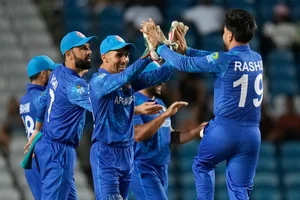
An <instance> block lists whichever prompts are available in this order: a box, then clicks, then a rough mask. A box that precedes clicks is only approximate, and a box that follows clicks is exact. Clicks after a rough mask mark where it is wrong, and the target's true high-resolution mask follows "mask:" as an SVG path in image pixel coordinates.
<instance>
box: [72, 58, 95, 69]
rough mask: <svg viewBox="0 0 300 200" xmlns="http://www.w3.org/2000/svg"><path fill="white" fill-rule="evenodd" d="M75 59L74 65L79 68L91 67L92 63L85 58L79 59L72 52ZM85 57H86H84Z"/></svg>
mask: <svg viewBox="0 0 300 200" xmlns="http://www.w3.org/2000/svg"><path fill="white" fill-rule="evenodd" d="M73 56H74V59H75V66H76V67H77V68H79V69H90V68H91V67H92V63H91V62H90V61H87V60H83V59H80V58H78V57H76V56H75V54H73ZM86 59H87V57H86Z"/></svg>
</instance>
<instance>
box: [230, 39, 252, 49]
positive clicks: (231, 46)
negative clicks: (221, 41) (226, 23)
mask: <svg viewBox="0 0 300 200" xmlns="http://www.w3.org/2000/svg"><path fill="white" fill-rule="evenodd" d="M247 44H248V43H242V42H237V41H235V40H234V41H232V42H231V43H230V45H229V48H228V50H230V49H232V48H234V47H238V46H244V45H247Z"/></svg>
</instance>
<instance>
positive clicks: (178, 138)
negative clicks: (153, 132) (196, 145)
mask: <svg viewBox="0 0 300 200" xmlns="http://www.w3.org/2000/svg"><path fill="white" fill-rule="evenodd" d="M199 133H200V129H199V128H198V127H197V128H195V129H192V130H188V131H176V130H174V131H172V132H171V144H183V143H186V142H189V141H191V140H193V139H195V138H197V137H199V138H200V136H199Z"/></svg>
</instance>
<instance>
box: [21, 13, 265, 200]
mask: <svg viewBox="0 0 300 200" xmlns="http://www.w3.org/2000/svg"><path fill="white" fill-rule="evenodd" d="M188 29H189V28H188V27H187V26H186V25H184V24H183V23H181V22H177V21H174V22H173V23H172V24H171V28H170V31H169V34H168V38H166V37H165V36H164V34H163V32H162V31H161V29H160V27H159V26H157V25H156V24H155V22H153V21H152V20H151V19H149V21H143V22H141V30H140V31H141V32H142V33H141V34H143V37H144V39H145V41H146V42H145V44H146V50H145V52H144V53H141V54H142V56H141V57H140V58H139V59H137V60H136V61H135V62H133V64H131V65H129V66H127V65H128V63H129V54H130V53H131V52H132V51H134V48H135V46H134V44H132V43H126V42H125V41H124V40H123V39H122V38H121V37H120V36H118V35H109V36H107V37H106V38H105V39H104V40H103V41H102V42H101V45H100V57H101V60H102V64H101V65H100V67H99V70H98V72H96V73H94V75H93V76H92V78H91V79H90V80H89V82H86V81H85V79H83V78H82V76H83V74H84V73H86V72H87V71H88V70H89V69H90V68H91V66H92V63H91V55H92V51H91V49H90V43H91V42H93V41H94V40H97V38H96V37H95V36H91V37H86V36H85V35H83V34H82V33H80V32H79V31H73V32H70V33H68V34H67V35H65V36H64V37H63V39H62V40H61V43H60V50H61V53H62V55H63V56H64V62H63V63H62V64H55V63H54V62H53V61H52V60H51V59H50V58H49V57H47V56H45V55H43V56H35V57H33V58H32V59H31V60H30V62H29V63H28V77H29V79H30V83H29V84H28V86H27V91H26V94H25V95H24V96H23V97H22V99H21V101H20V114H21V115H22V118H23V119H24V124H25V127H26V132H27V135H28V143H27V144H26V145H25V147H24V148H25V153H26V156H25V158H24V161H23V163H22V166H23V167H24V168H25V175H26V179H27V182H28V184H29V186H30V189H31V192H32V194H33V196H34V198H35V199H36V200H40V199H42V200H72V199H74V200H75V199H78V197H77V194H76V187H75V180H74V168H75V163H76V157H77V156H76V151H75V149H76V148H77V147H78V145H79V141H80V139H81V137H82V133H83V127H84V124H85V115H86V111H89V112H92V114H93V119H94V131H93V135H92V138H91V141H92V146H91V149H90V164H91V168H92V174H93V183H94V191H95V198H96V199H97V200H123V199H124V200H126V199H128V195H129V191H132V192H133V194H134V196H135V197H136V199H137V200H145V199H147V200H167V199H168V195H167V191H168V164H169V162H170V149H169V146H170V144H171V143H172V144H182V143H186V142H189V141H191V140H193V139H196V138H200V137H202V139H201V141H200V144H199V149H198V154H197V155H196V156H195V159H194V163H193V166H191V168H192V169H193V172H194V177H195V187H196V190H197V199H199V200H213V199H214V182H215V181H214V170H215V168H216V166H217V165H218V163H220V162H222V161H224V160H226V163H227V166H226V183H227V188H228V193H229V197H230V200H247V199H249V197H250V194H251V191H252V187H253V180H254V176H255V169H256V165H257V161H258V153H259V148H260V130H259V122H260V115H261V114H260V113H261V103H262V99H263V64H262V59H261V56H260V55H259V54H258V53H257V52H255V51H253V50H251V48H250V46H249V42H250V41H251V39H252V38H253V36H254V34H255V32H256V29H257V27H256V22H255V20H254V18H253V16H251V15H250V14H249V13H248V12H246V11H244V10H240V9H233V10H230V11H228V12H227V13H226V15H225V24H224V33H223V42H224V47H225V51H224V52H209V51H205V50H198V49H193V48H191V47H188V46H187V43H186V40H185V35H186V33H187V31H188ZM175 70H179V71H183V72H189V73H202V72H208V73H211V74H213V75H214V110H213V113H214V118H213V119H211V120H210V121H209V122H203V123H201V124H199V125H198V126H197V127H196V128H194V129H191V130H174V129H173V128H172V126H171V118H170V117H171V116H173V115H175V114H176V113H177V111H178V110H179V109H180V108H181V107H183V106H188V102H183V101H177V102H174V103H173V104H171V105H170V106H169V107H168V108H166V106H165V104H164V103H163V101H162V100H161V99H159V95H160V94H161V87H162V84H163V83H164V82H166V81H168V79H169V78H170V77H171V75H172V74H173V72H174V71H175ZM82 148H84V147H82Z"/></svg>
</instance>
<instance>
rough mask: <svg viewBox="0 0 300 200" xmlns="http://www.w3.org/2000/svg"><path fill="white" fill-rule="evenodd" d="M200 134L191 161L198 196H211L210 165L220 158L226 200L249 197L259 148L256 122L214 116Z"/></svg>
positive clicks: (205, 198) (203, 198) (212, 178)
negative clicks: (247, 122)
mask: <svg viewBox="0 0 300 200" xmlns="http://www.w3.org/2000/svg"><path fill="white" fill-rule="evenodd" d="M204 134H205V135H204V137H203V139H202V141H201V143H200V145H199V149H198V155H197V156H196V157H195V159H194V164H193V171H194V176H195V182H196V190H197V198H198V200H214V184H215V176H214V175H215V174H214V169H215V167H216V166H217V164H218V163H219V162H221V161H223V160H226V161H227V167H226V183H227V188H228V193H229V198H230V200H247V199H249V197H250V193H251V191H252V187H253V180H254V176H255V170H256V165H257V161H258V154H259V148H260V130H259V127H258V125H255V124H245V123H243V124H242V123H237V122H235V121H232V120H227V119H219V118H217V119H214V120H211V121H210V122H209V124H208V125H207V126H206V127H205V131H204Z"/></svg>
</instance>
